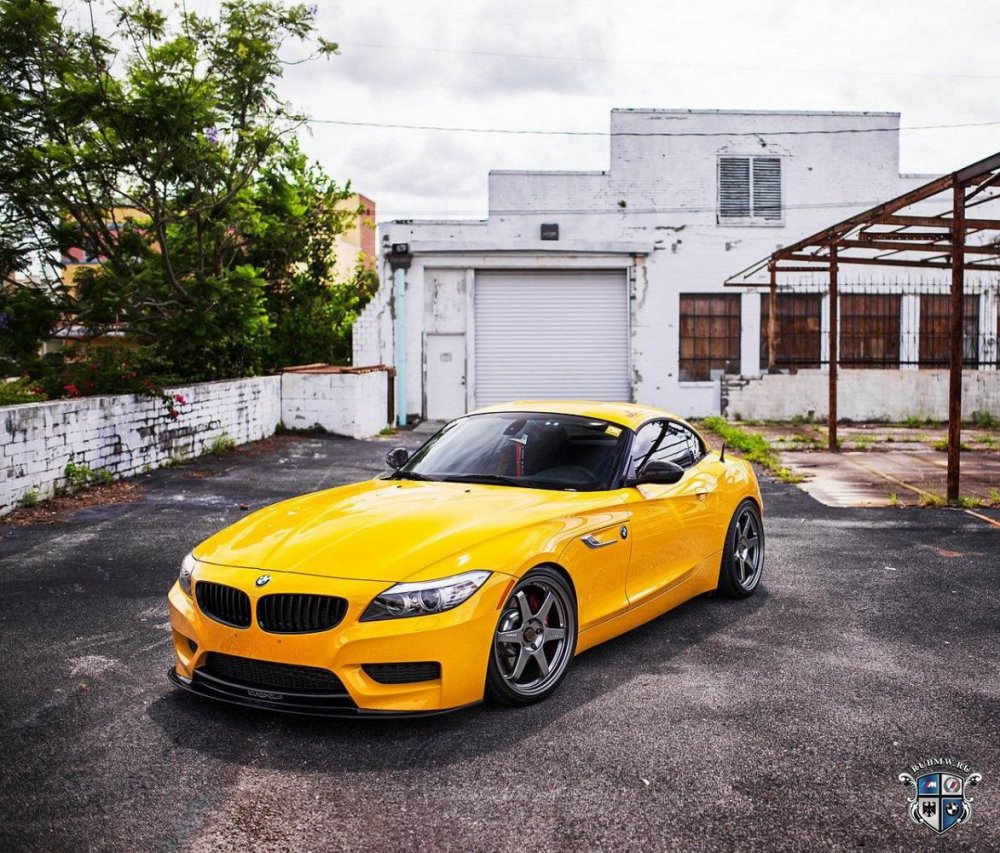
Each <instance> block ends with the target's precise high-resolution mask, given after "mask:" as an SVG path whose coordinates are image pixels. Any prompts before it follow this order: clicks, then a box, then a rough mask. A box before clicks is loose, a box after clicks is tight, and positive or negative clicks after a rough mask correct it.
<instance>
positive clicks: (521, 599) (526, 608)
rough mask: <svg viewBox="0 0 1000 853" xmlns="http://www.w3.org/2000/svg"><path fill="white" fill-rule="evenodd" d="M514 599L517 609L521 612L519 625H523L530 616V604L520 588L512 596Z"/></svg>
mask: <svg viewBox="0 0 1000 853" xmlns="http://www.w3.org/2000/svg"><path fill="white" fill-rule="evenodd" d="M514 599H515V600H516V601H517V609H518V610H519V611H520V613H521V625H525V624H527V622H528V620H529V619H530V618H531V605H530V604H528V596H526V595H525V594H524V590H521V591H520V592H519V593H518V594H517V595H515V596H514Z"/></svg>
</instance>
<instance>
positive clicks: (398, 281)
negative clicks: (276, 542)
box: [392, 267, 406, 427]
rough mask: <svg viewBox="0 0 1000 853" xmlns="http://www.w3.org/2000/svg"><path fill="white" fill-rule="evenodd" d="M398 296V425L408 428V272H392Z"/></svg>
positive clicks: (399, 268) (399, 270)
mask: <svg viewBox="0 0 1000 853" xmlns="http://www.w3.org/2000/svg"><path fill="white" fill-rule="evenodd" d="M392 283H393V286H394V288H395V295H396V424H397V425H398V426H401V427H405V426H406V270H405V269H403V268H402V267H396V269H394V270H393V271H392Z"/></svg>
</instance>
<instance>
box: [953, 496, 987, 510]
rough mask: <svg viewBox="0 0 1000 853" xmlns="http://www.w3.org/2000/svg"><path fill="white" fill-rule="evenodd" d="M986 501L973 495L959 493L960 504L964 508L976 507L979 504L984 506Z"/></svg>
mask: <svg viewBox="0 0 1000 853" xmlns="http://www.w3.org/2000/svg"><path fill="white" fill-rule="evenodd" d="M984 503H985V501H984V500H983V499H982V498H977V497H973V496H972V495H959V496H958V505H959V506H960V507H961V508H962V509H975V508H976V507H977V506H982V505H983V504H984Z"/></svg>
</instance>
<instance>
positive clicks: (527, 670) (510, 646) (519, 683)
mask: <svg viewBox="0 0 1000 853" xmlns="http://www.w3.org/2000/svg"><path fill="white" fill-rule="evenodd" d="M577 625H578V623H577V613H576V596H575V595H574V594H573V589H572V588H571V587H570V585H569V583H568V582H567V581H566V579H565V578H564V577H563V576H562V575H561V574H560V573H559V572H557V571H556V570H555V569H552V568H549V567H548V566H539V567H538V568H535V569H532V570H531V571H530V572H528V573H527V574H526V575H525V576H524V577H523V578H521V580H520V581H518V582H517V584H516V585H515V586H514V589H512V590H511V593H510V596H509V597H508V599H507V602H506V603H505V604H504V607H503V610H502V612H501V613H500V618H499V619H498V620H497V627H496V630H495V631H494V633H493V639H492V641H491V642H490V651H489V655H490V662H489V667H488V668H487V670H486V698H487V699H490V700H491V701H493V702H496V703H498V704H501V705H514V706H517V705H531V704H533V703H535V702H541V701H542V700H543V699H546V698H548V697H549V696H551V695H552V694H553V693H554V692H555V691H556V689H557V688H558V687H559V685H560V683H561V682H562V680H563V678H565V676H566V670H567V669H569V665H570V662H571V661H572V660H573V655H574V654H575V653H576V639H577ZM546 637H548V639H546Z"/></svg>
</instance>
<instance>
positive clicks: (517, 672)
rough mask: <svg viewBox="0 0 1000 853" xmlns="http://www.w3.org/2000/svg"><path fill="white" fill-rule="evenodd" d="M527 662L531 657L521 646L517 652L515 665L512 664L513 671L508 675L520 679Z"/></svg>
mask: <svg viewBox="0 0 1000 853" xmlns="http://www.w3.org/2000/svg"><path fill="white" fill-rule="evenodd" d="M529 660H531V655H530V654H529V653H528V651H527V650H526V649H525V648H524V646H521V647H520V648H519V649H518V650H517V663H515V664H514V671H513V672H512V673H511V674H510V677H511V678H514V679H517V678H520V677H521V676H522V675H523V674H524V668H525V667H526V666H527V665H528V661H529Z"/></svg>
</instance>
